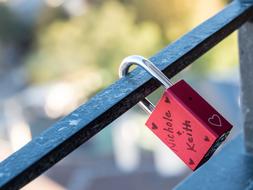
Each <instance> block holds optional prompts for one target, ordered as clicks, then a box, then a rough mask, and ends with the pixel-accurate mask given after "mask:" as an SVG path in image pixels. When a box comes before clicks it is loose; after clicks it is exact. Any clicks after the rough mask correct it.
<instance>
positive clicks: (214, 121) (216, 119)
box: [208, 114, 222, 127]
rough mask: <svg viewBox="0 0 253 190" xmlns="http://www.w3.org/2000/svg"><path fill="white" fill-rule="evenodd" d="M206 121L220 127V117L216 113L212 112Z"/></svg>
mask: <svg viewBox="0 0 253 190" xmlns="http://www.w3.org/2000/svg"><path fill="white" fill-rule="evenodd" d="M208 123H210V124H211V125H213V126H216V127H221V126H222V125H221V119H220V117H219V116H218V115H217V114H213V115H212V116H211V117H209V118H208Z"/></svg>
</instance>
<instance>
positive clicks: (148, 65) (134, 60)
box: [119, 55, 173, 114]
mask: <svg viewBox="0 0 253 190" xmlns="http://www.w3.org/2000/svg"><path fill="white" fill-rule="evenodd" d="M132 65H137V66H140V67H142V68H143V69H145V70H146V71H147V72H148V73H149V74H151V75H152V76H153V77H155V78H156V79H157V80H158V81H159V82H161V83H162V84H163V86H164V87H165V88H166V89H167V88H169V87H171V86H172V85H173V83H172V82H171V81H170V80H169V79H168V78H167V77H166V76H165V75H164V74H163V72H162V71H161V70H160V69H158V68H157V67H156V66H155V65H154V64H153V63H152V62H151V61H149V60H148V59H146V58H144V57H142V56H140V55H131V56H128V57H126V58H125V59H123V61H122V62H121V64H120V67H119V76H120V77H124V76H126V75H127V74H128V72H129V68H130V67H131V66H132ZM138 104H139V106H140V107H141V108H142V109H143V110H144V111H145V112H146V113H148V114H150V113H152V112H153V110H154V109H155V106H154V105H153V104H152V103H151V102H150V101H149V100H148V99H147V98H145V99H143V100H142V101H140V102H139V103H138Z"/></svg>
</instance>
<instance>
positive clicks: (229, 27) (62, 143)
mask: <svg viewBox="0 0 253 190" xmlns="http://www.w3.org/2000/svg"><path fill="white" fill-rule="evenodd" d="M252 16H253V8H252V7H251V6H250V5H249V4H245V5H241V4H240V3H239V2H238V1H236V2H233V3H231V4H230V5H228V6H227V7H226V8H225V9H224V10H222V11H221V12H220V13H219V14H217V15H215V16H214V17H212V18H211V19H209V20H207V21H206V22H204V23H203V24H201V25H199V26H198V27H197V28H195V29H193V30H192V31H191V32H189V33H187V34H186V35H185V36H183V37H182V38H180V39H179V40H177V41H176V42H174V43H172V44H171V45H169V46H168V47H166V48H164V49H163V50H162V51H160V52H159V53H157V54H156V55H154V56H153V57H151V58H150V60H151V61H152V62H153V63H155V64H156V66H158V68H160V69H161V70H162V71H163V72H164V73H165V74H166V75H167V76H168V77H172V76H174V75H175V74H177V73H178V72H180V71H181V70H183V69H184V68H185V67H187V66H188V65H189V64H191V63H192V62H193V61H194V60H196V59H197V58H199V57H200V56H201V55H202V54H204V53H205V52H206V51H208V50H209V49H211V48H212V47H213V46H214V45H215V44H217V43H218V42H220V41H221V40H222V39H224V38H225V37H226V36H228V35H229V34H230V33H231V32H233V31H234V30H236V29H237V28H239V27H240V26H241V25H242V24H243V23H245V22H246V21H247V20H249V19H250V18H251V17H252ZM159 85H160V84H159V82H157V81H155V80H154V79H151V77H150V75H149V74H147V73H146V72H145V71H143V70H141V69H139V68H137V69H135V70H134V71H133V72H131V73H130V74H129V77H125V78H122V79H120V80H118V81H116V82H115V83H114V84H112V85H111V86H109V87H108V88H106V89H105V90H103V91H102V92H100V93H98V94H97V95H95V96H94V97H93V98H91V99H90V100H89V101H88V102H87V103H85V104H84V105H82V106H80V107H79V108H78V109H77V110H75V111H74V112H72V113H71V114H69V115H68V116H66V117H65V118H63V119H61V120H60V121H58V122H57V123H56V124H55V125H53V126H52V127H50V128H49V129H47V130H46V131H44V132H43V133H42V134H41V135H39V136H37V137H36V138H34V139H33V140H32V141H31V142H30V143H28V144H27V145H25V146H24V147H23V148H22V149H20V150H19V151H17V152H15V153H14V154H12V155H11V156H10V157H8V158H7V159H6V160H4V161H3V162H2V163H0V189H12V190H13V189H18V188H20V187H22V186H24V185H25V184H27V183H29V182H30V181H31V180H33V179H34V178H36V177H37V176H39V175H40V174H42V173H43V172H44V171H45V170H47V169H48V168H50V167H52V166H53V165H54V164H55V163H56V162H58V161H59V160H61V159H62V158H64V157H65V156H66V155H67V154H69V153H70V152H72V151H73V150H75V149H76V148H77V147H78V146H80V145H81V144H82V143H84V142H85V141H87V140H88V139H89V138H91V137H92V136H93V135H95V134H96V133H98V132H99V131H100V130H101V129H103V128H104V127H105V126H107V125H108V124H109V123H111V122H112V121H113V120H115V119H116V118H117V117H119V116H120V115H121V114H123V113H124V112H126V111H127V110H128V109H130V108H131V107H132V106H134V105H135V104H136V103H137V102H139V101H140V100H142V99H143V98H144V97H146V96H147V95H148V94H150V93H151V92H153V91H154V90H155V89H157V88H158V86H159Z"/></svg>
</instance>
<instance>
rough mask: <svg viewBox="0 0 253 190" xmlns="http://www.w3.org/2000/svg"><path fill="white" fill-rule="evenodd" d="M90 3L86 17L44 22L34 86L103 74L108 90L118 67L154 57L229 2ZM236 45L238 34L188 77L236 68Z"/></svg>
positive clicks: (34, 56) (33, 65)
mask: <svg viewBox="0 0 253 190" xmlns="http://www.w3.org/2000/svg"><path fill="white" fill-rule="evenodd" d="M88 2H89V4H88V8H87V7H86V12H85V13H84V14H83V15H81V16H73V17H71V16H70V17H67V16H66V15H62V14H60V15H61V16H59V15H58V17H57V16H56V17H55V19H53V21H51V22H41V23H40V24H41V25H42V26H39V27H38V30H37V32H36V34H37V35H36V37H37V38H36V43H35V44H34V49H33V51H31V52H30V54H29V55H28V56H27V57H26V62H25V63H26V66H27V68H28V71H29V73H30V81H31V82H34V83H42V82H48V81H52V80H68V79H74V80H75V79H77V80H78V78H79V77H80V76H81V77H82V78H85V73H87V72H98V73H99V74H100V76H101V78H102V79H103V85H102V86H101V88H103V87H105V86H107V85H108V84H110V83H111V82H112V81H114V80H116V79H117V78H118V76H117V70H118V66H119V63H120V62H121V60H122V59H123V58H124V57H125V56H127V55H130V54H140V55H143V56H146V57H150V56H151V55H153V54H154V53H155V52H157V51H159V50H160V49H161V48H162V47H164V46H165V45H167V44H169V43H170V42H172V41H174V40H176V39H177V38H179V37H180V36H181V35H183V34H184V33H186V32H187V31H189V30H190V29H192V28H193V27H194V26H196V25H197V24H198V23H199V22H200V21H204V20H205V19H207V18H208V17H210V16H211V15H212V14H214V13H215V12H216V11H217V10H219V9H221V8H222V6H224V3H225V1H206V2H205V3H204V2H202V3H201V1H200V0H194V1H193V2H191V1H188V0H180V1H178V0H171V1H166V0H157V1H151V0H149V1H144V0H138V1H133V0H128V1H126V0H118V1H116V0H114V1H113V0H110V1H100V0H96V1H88ZM194 3H195V4H194ZM193 5H194V6H193ZM211 5H213V13H212V11H211V7H210V6H211ZM198 10H201V11H198ZM58 11H59V9H58ZM209 12H210V14H211V15H209ZM45 15H48V14H45ZM51 15H54V14H51ZM45 17H47V16H45ZM49 18H51V17H49ZM42 20H43V19H42ZM45 20H47V19H45ZM49 20H50V19H49ZM45 23H46V24H45ZM235 45H236V36H235V35H232V36H231V37H229V38H228V39H226V40H225V41H224V42H222V43H221V44H220V45H218V46H217V47H215V48H214V49H213V50H211V51H210V52H209V53H207V54H206V55H204V56H202V57H201V58H200V59H199V60H197V61H196V64H193V65H192V66H191V67H190V68H189V69H188V70H187V75H190V76H192V77H196V76H198V77H204V76H208V74H213V73H216V74H217V75H223V74H224V73H226V71H227V70H229V69H228V68H233V67H234V66H235V65H236V62H237V53H236V51H237V50H236V48H235V47H236V46H235Z"/></svg>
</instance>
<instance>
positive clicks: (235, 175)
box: [174, 135, 253, 190]
mask: <svg viewBox="0 0 253 190" xmlns="http://www.w3.org/2000/svg"><path fill="white" fill-rule="evenodd" d="M174 189H175V190H188V189H194V190H210V189H216V190H218V189H229V190H252V189H253V157H252V156H251V155H247V154H245V152H244V148H243V138H242V135H239V136H238V137H236V138H235V139H234V140H233V141H232V142H230V143H229V144H227V145H226V146H225V147H224V148H223V149H222V150H221V152H219V154H218V155H216V156H215V157H213V158H211V160H209V162H208V163H207V164H206V165H204V166H202V167H201V168H199V169H198V170H197V171H196V172H194V173H193V174H192V175H190V177H188V178H187V179H186V180H184V181H183V182H182V183H181V184H179V185H178V186H177V187H175V188H174Z"/></svg>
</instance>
